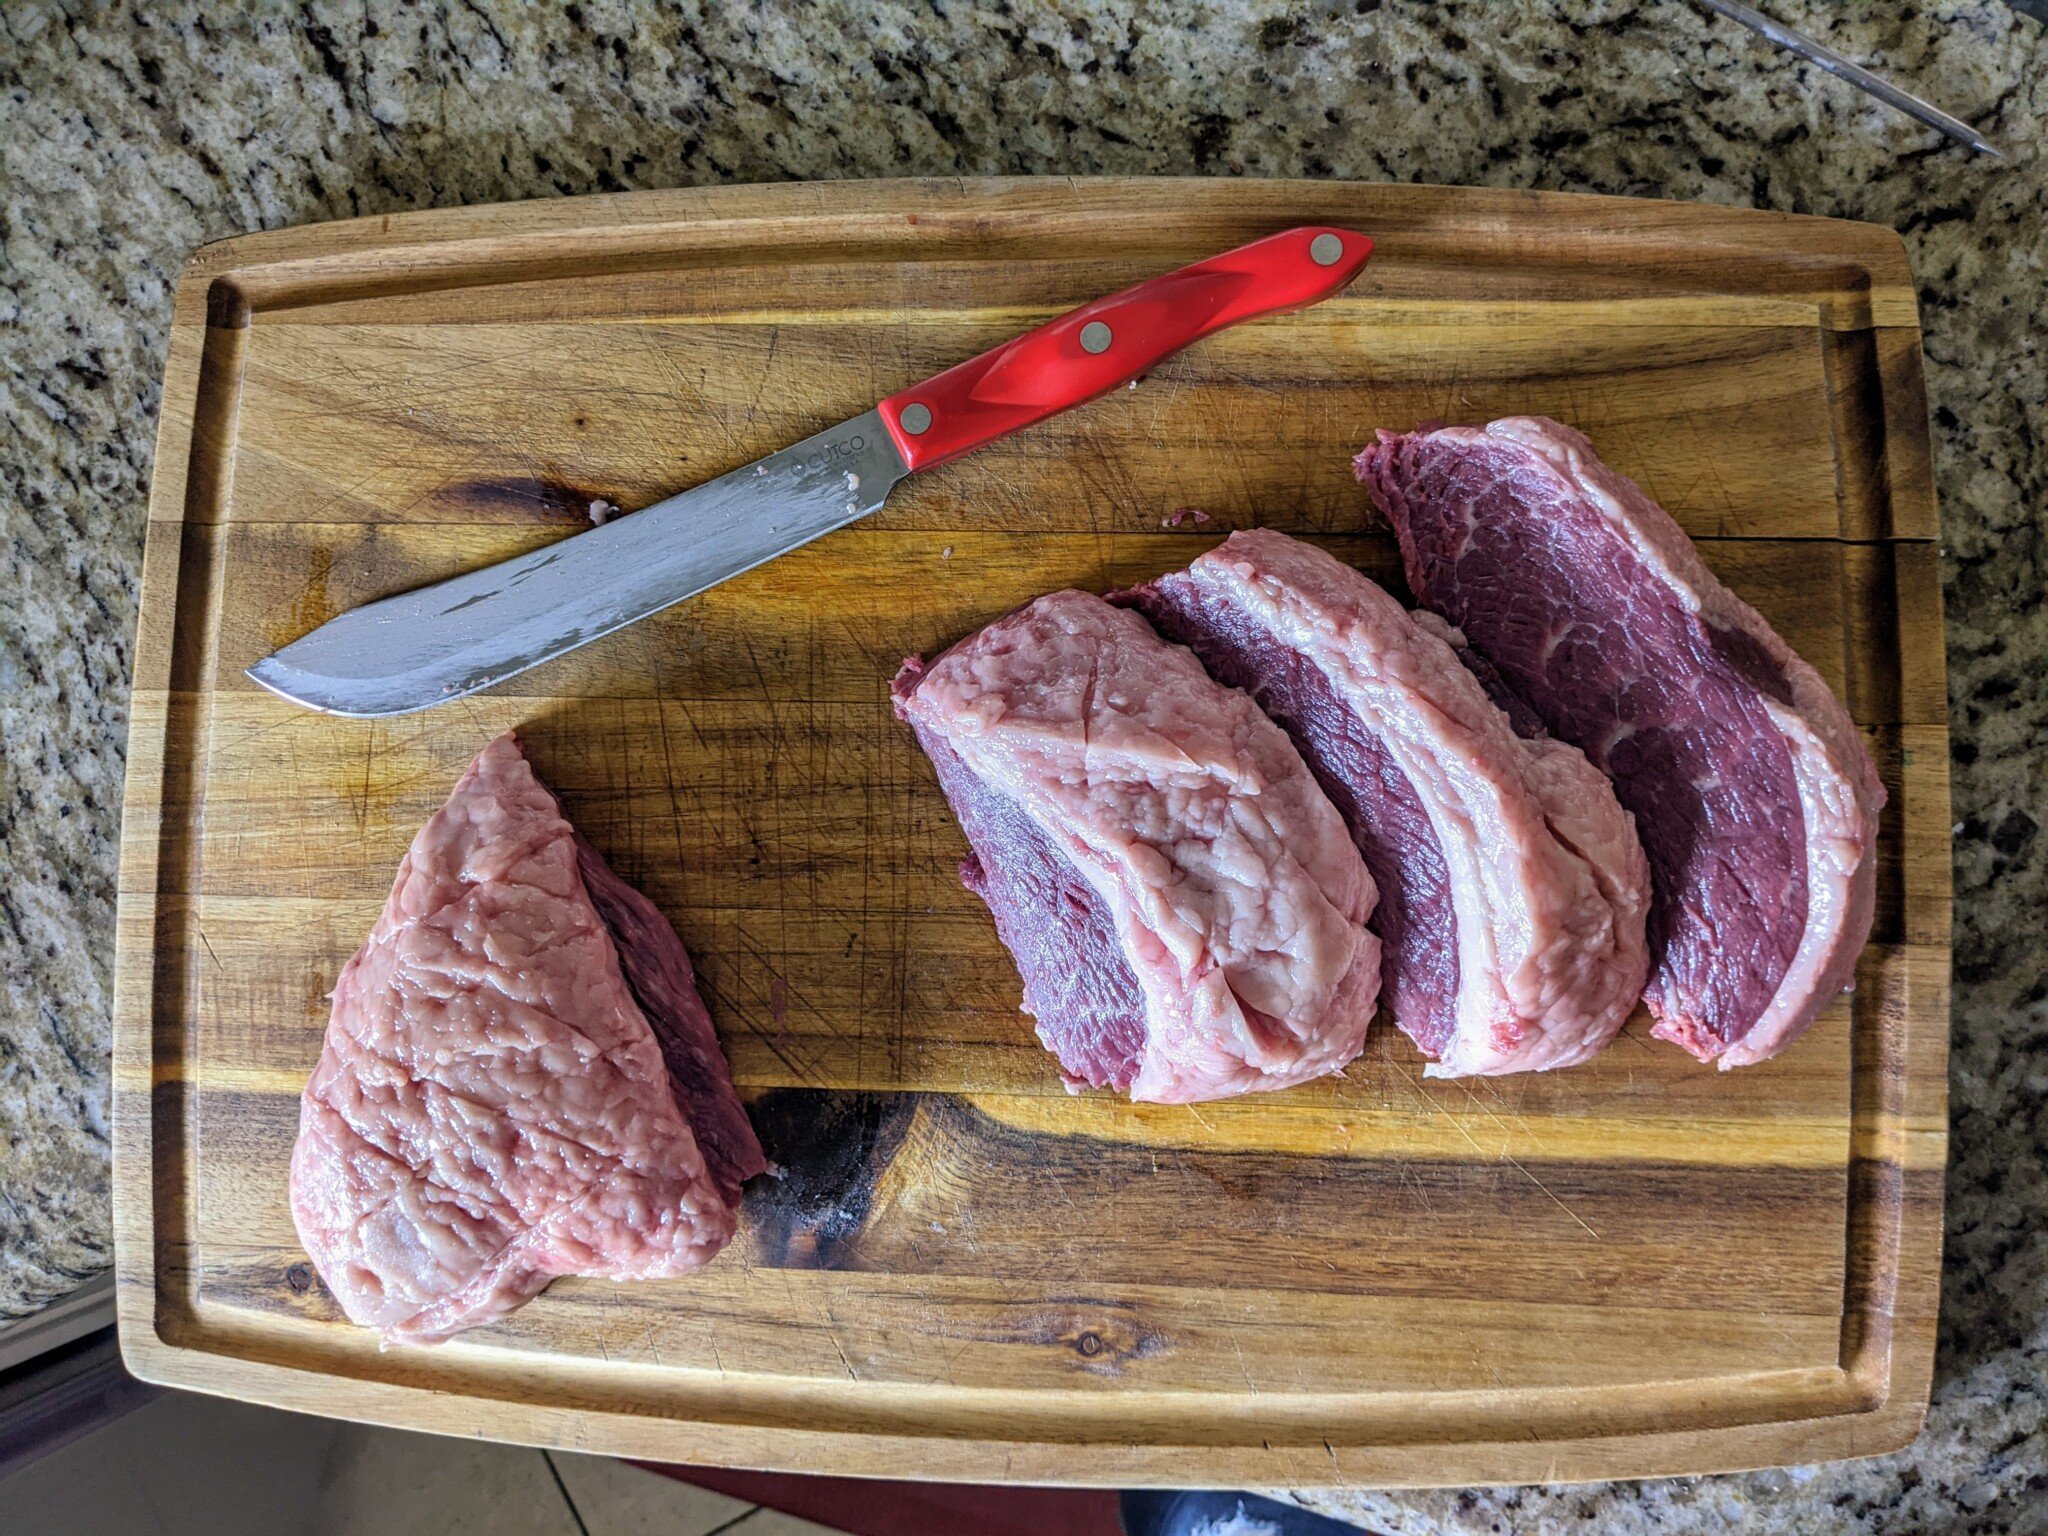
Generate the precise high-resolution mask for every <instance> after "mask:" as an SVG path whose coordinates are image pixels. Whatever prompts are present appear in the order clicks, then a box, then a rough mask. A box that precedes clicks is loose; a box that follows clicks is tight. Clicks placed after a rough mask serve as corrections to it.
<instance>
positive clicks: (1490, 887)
mask: <svg viewBox="0 0 2048 1536" xmlns="http://www.w3.org/2000/svg"><path fill="white" fill-rule="evenodd" d="M1111 601H1112V602H1122V603H1127V604H1128V605H1130V606H1131V607H1133V608H1136V609H1137V610H1138V611H1139V612H1140V613H1142V614H1144V615H1145V616H1146V617H1147V618H1148V619H1150V620H1151V621H1152V623H1153V625H1154V626H1155V627H1156V628H1157V629H1158V630H1159V631H1160V633H1162V634H1164V635H1165V636H1166V637H1167V638H1168V639H1170V640H1177V641H1179V642H1181V643H1182V644H1183V645H1186V646H1188V647H1190V648H1191V649H1192V650H1193V651H1194V653H1195V655H1196V656H1198V657H1200V658H1201V660H1202V663H1203V665H1204V666H1206V667H1207V668H1208V669H1209V672H1210V675H1211V676H1213V677H1215V678H1216V679H1217V680H1218V681H1219V682H1223V683H1228V684H1229V685H1231V686H1232V687H1234V688H1242V689H1243V690H1245V692H1247V693H1249V694H1250V695H1251V696H1252V697H1253V699H1255V700H1256V701H1257V702H1258V703H1259V705H1260V706H1261V707H1262V708H1263V709H1264V710H1265V711H1266V713H1267V714H1268V715H1270V716H1272V718H1273V719H1274V720H1275V721H1276V722H1277V723H1278V724H1279V725H1281V726H1282V727H1284V728H1285V729H1286V731H1287V733H1288V734H1289V735H1290V736H1292V737H1293V738H1294V744H1295V746H1296V747H1298V748H1299V749H1300V750H1301V755H1302V757H1303V758H1304V759H1305V760H1306V761H1307V763H1308V765H1309V768H1310V769H1311V771H1313V772H1314V774H1315V776H1316V778H1317V780H1318V781H1319V782H1320V783H1321V784H1322V786H1323V788H1324V789H1325V790H1327V791H1328V792H1329V796H1330V799H1331V800H1332V801H1333V802H1334V803H1335V804H1336V806H1337V809H1338V810H1339V811H1340V812H1342V813H1343V816H1344V820H1345V821H1346V822H1347V823H1348V824H1349V825H1350V828H1351V836H1352V838H1353V840H1354V841H1356V842H1357V844H1358V851H1359V852H1360V853H1361V854H1363V855H1364V857H1365V864H1366V868H1367V869H1369V870H1370V871H1371V872H1372V877H1373V880H1374V883H1375V884H1377V885H1378V887H1379V898H1380V899H1379V909H1378V911H1376V912H1375V913H1374V914H1373V922H1372V926H1373V929H1374V931H1375V932H1377V933H1378V934H1379V936H1380V943H1381V946H1382V951H1381V954H1382V958H1381V962H1380V989H1381V992H1382V995H1383V996H1384V997H1386V999H1387V1000H1388V1006H1389V1008H1390V1010H1391V1011H1392V1013H1393V1016H1394V1022H1395V1023H1396V1024H1398V1025H1400V1026H1401V1028H1402V1029H1403V1030H1404V1031H1405V1032H1406V1033H1407V1034H1408V1036H1409V1038H1410V1039H1412V1040H1413V1041H1414V1042H1415V1043H1416V1045H1417V1046H1418V1047H1419V1048H1420V1049H1421V1051H1422V1053H1423V1054H1424V1055H1425V1056H1428V1057H1429V1058H1430V1060H1431V1063H1432V1064H1431V1066H1430V1067H1429V1068H1428V1071H1429V1072H1430V1074H1431V1075H1434V1076H1441V1077H1459V1076H1465V1075H1467V1074H1475V1073H1481V1074H1497V1073H1505V1072H1525V1071H1541V1070H1546V1069H1549V1068H1552V1067H1568V1066H1571V1065H1573V1064H1574V1063H1577V1062H1581V1061H1584V1060H1586V1059H1587V1058H1588V1057H1589V1056H1592V1055H1593V1054H1594V1053H1596V1052H1597V1051H1599V1050H1600V1048H1601V1047H1602V1046H1604V1045H1606V1044H1607V1042H1608V1041H1609V1040H1611V1039H1612V1038H1613V1037H1614V1033H1615V1031H1616V1030H1618V1029H1620V1028H1621V1025H1622V1021H1623V1020H1625V1019H1626V1018H1627V1017H1628V1015H1629V1013H1630V1012H1631V1011H1632V1010H1633V1009H1634V1007H1635V1003H1636V999H1637V997H1638V996H1639V995H1641V992H1642V989H1643V974H1644V971H1645V969H1646V968H1647V966H1648V964H1649V959H1648V954H1647V951H1646V950H1645V949H1644V944H1643V917H1644V913H1645V911H1646V910H1647V909H1648V907H1649V899H1650V893H1649V885H1650V877H1649V869H1648V866H1647V865H1646V864H1645V863H1644V860H1643V852H1642V848H1641V845H1640V844H1638V843H1637V841H1636V834H1635V828H1634V826H1633V824H1632V823H1631V821H1630V818H1629V815H1628V813H1627V812H1626V811H1624V810H1622V808H1621V807H1620V805H1619V804H1617V803H1616V801H1615V798H1614V791H1613V789H1612V787H1611V786H1610V785H1609V784H1608V783H1607V781H1606V780H1605V779H1604V778H1602V777H1601V776H1600V773H1599V772H1598V770H1596V769H1595V768H1594V767H1593V766H1592V765H1591V764H1590V763H1588V762H1587V761H1586V759H1585V757H1584V755H1583V754H1581V753H1580V752H1579V751H1578V750H1577V749H1576V748H1573V747H1568V746H1566V745H1564V744H1563V743H1562V742H1558V741H1551V740H1547V739H1539V740H1535V741H1523V740H1522V739H1521V738H1520V737H1518V736H1517V735H1516V734H1515V732H1514V730H1513V729H1512V728H1511V726H1510V725H1509V722H1508V718H1507V716H1506V715H1504V714H1503V713H1502V712H1501V711H1500V709H1498V708H1497V707H1496V706H1495V705H1494V704H1493V703H1492V702H1491V701H1490V700H1489V699H1488V698H1487V696H1486V693H1485V691H1484V690H1483V689H1482V688H1481V687H1480V684H1479V682H1478V680H1477V679H1476V678H1475V677H1474V676H1473V675H1472V674H1471V673H1470V672H1468V671H1467V670H1466V669H1465V667H1464V665H1463V664H1462V663H1461V661H1460V660H1459V657H1458V654H1457V652H1456V651H1455V650H1453V648H1452V646H1451V645H1450V644H1449V643H1447V641H1446V639H1445V638H1444V637H1443V635H1442V634H1440V633H1439V632H1438V630H1437V629H1436V628H1432V627H1431V625H1430V624H1428V623H1425V622H1423V621H1421V620H1418V618H1417V617H1416V616H1415V615H1412V614H1410V613H1409V612H1408V611H1407V610H1406V609H1405V608H1403V607H1402V606H1401V605H1400V604H1399V603H1398V602H1396V601H1395V600H1394V599H1393V598H1392V597H1390V596H1388V595H1387V593H1386V592H1385V591H1383V590H1382V589H1381V588H1379V587H1378V586H1376V585H1374V584H1373V583H1372V582H1371V581H1368V580H1367V579H1366V578H1365V577H1364V576H1362V575H1360V574H1359V573H1358V572H1357V571H1354V570H1352V569H1351V568H1350V567H1349V566H1347V565H1344V564H1342V563H1341V562H1339V561H1337V560H1335V559H1332V558H1331V557H1330V556H1329V555H1327V554H1324V553H1323V552H1322V551H1321V550H1319V549H1316V548H1314V547H1313V546H1312V545H1308V544H1304V543H1301V542H1300V541H1299V540H1296V539H1290V538H1288V537H1287V535H1285V534H1283V533H1275V532H1272V531H1270V530H1263V529H1262V530H1257V531H1254V532H1247V533H1235V534H1232V535H1231V536H1230V538H1229V540H1228V541H1227V542H1226V543H1225V544H1223V546H1222V547H1221V548H1219V549H1215V550H1211V551H1210V552H1209V553H1208V554H1205V555H1203V556H1202V557H1201V558H1200V559H1199V560H1197V561H1195V563H1194V564H1193V565H1191V566H1190V567H1188V569H1186V570H1184V571H1177V572H1175V573H1174V574H1172V575H1170V576H1166V577H1162V578H1161V579H1160V580H1158V581H1155V582H1152V583H1150V584H1149V585H1146V586H1143V587H1138V588H1134V589H1133V590H1131V591H1129V592H1125V593H1118V594H1112V596H1111Z"/></svg>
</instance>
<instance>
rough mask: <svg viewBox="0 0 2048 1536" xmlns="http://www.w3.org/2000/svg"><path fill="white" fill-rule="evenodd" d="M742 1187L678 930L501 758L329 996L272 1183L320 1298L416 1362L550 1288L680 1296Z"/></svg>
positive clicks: (455, 800) (478, 770) (489, 757)
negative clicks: (673, 1283)
mask: <svg viewBox="0 0 2048 1536" xmlns="http://www.w3.org/2000/svg"><path fill="white" fill-rule="evenodd" d="M764 1167H765V1162H764V1160H763V1158H762V1155H761V1147H760V1143H759V1142H757V1141H756V1140H755V1139H754V1132H753V1129H752V1127H750V1126H749V1125H748V1123H747V1117H746V1113H745V1111H744V1110H743V1109H742V1108H741V1106H740V1103H739V1100H738V1098H737V1097H736V1096H735V1095H734V1093H733V1088H732V1078H731V1076H730V1074H729V1073H728V1071H727V1068H726V1063H725V1057H724V1055H723V1054H722V1053H721V1052H720V1050H719V1047H718V1037H717V1035H716V1034H715V1033H714V1032H713V1030H712V1027H711V1020H710V1018H709V1016H708V1015H706V1013H705V1011H704V1005H703V1003H702V1002H701V1001H700V1000H699V998H698V996H697V988H696V983H695V980H694V978H693V977H692V975H691V971H690V960H689V956H688V955H687V954H685V953H684V951H683V946H682V943H681V941H680V940H678V939H677V938H676V935H675V930H674V929H672V928H670V927H669V925H668V923H667V922H666V921H664V920H663V918H662V916H661V914H660V913H659V912H658V911H657V910H656V909H655V908H654V906H653V905H652V903H650V902H649V901H648V900H647V899H646V898H645V897H643V896H641V895H640V894H639V893H638V892H636V891H634V890H632V889H630V888H629V887H627V886H626V885H625V884H624V882H622V881H621V880H620V879H619V878H618V877H617V876H616V875H614V874H613V873H612V872H611V871H610V870H609V869H608V868H606V867H605V864H604V861H603V860H602V859H600V858H599V857H598V856H597V854H596V852H595V851H594V850H593V849H592V848H591V847H590V845H589V844H587V843H585V842H584V841H583V840H582V839H581V838H580V837H579V836H577V834H576V832H575V829H574V828H572V827H571V826H570V825H569V823H568V822H567V821H566V820H564V819H563V816H562V811H561V807H560V806H559V805H558V804H557V803H556V801H555V797H554V796H553V795H552V794H550V793H549V792H548V790H547V789H546V788H545V786H543V785H542V784H541V782H540V781H539V780H538V779H537V778H535V777H534V773H533V769H532V768H531V767H530V766H529V765H528V763H527V761H526V756H525V753H524V752H523V751H522V750H521V748H520V746H519V743H518V741H517V739H516V738H515V737H514V736H513V735H512V734H511V733H510V732H507V733H506V734H505V735H503V736H500V737H499V738H498V739H497V740H496V741H494V742H492V743H491V744H490V745H489V746H487V747H486V748H484V750H483V752H482V753H481V754H480V755H479V756H478V757H477V760H476V761H475V762H474V763H472V764H471V765H470V768H469V771H468V772H467V773H466V774H464V775H463V777H462V781H461V782H460V783H458V784H457V785H456V786H455V792H454V793H453V794H452V795H450V796H449V798H448V803H447V804H446V805H444V806H443V807H442V808H441V809H440V810H439V811H437V812H435V813H434V816H433V818H432V819H431V820H429V821H428V822H427V824H426V826H424V827H423V828H421V829H420V833H419V835H418V836H417V837H416V838H414V839H413V844H412V848H411V851H410V852H408V853H407V854H406V856H405V859H404V861H403V862H402V863H401V864H400V865H399V867H398V879H397V882H396V883H395V884H394V885H393V886H392V889H391V896H390V899H389V900H388V901H387V902H386V903H385V907H384V911H383V914H382V915H381V916H380V917H379V918H378V919H377V924H376V926H375V927H374V928H372V929H371V931H370V936H369V938H368V939H367V940H365V941H364V944H363V947H362V948H361V949H359V950H358V951H357V952H356V954H355V957H354V958H353V959H351V960H350V961H349V962H348V964H347V965H346V966H344V967H343V968H342V972H341V977H340V979H339V980H338V981H337V982H336V983H335V987H334V1006H333V1012H332V1015H331V1017H330V1018H329V1021H328V1025H327V1040H326V1044H325V1047H324V1048H323V1050H322V1051H321V1054H320V1062H319V1065H318V1066H317V1067H315V1068H314V1070H313V1077H312V1081H311V1082H309V1083H308V1084H307V1085H306V1092H305V1097H304V1099H303V1101H302V1103H301V1107H300V1119H299V1139H298V1144H297V1146H296V1147H294V1148H293V1151H292V1168H291V1205H292V1217H293V1219H294V1221H295V1222H296V1223H297V1224H298V1229H299V1238H300V1240H301V1241H302V1242H303V1243H304V1244H305V1246H306V1252H307V1253H308V1254H310V1255H311V1256H312V1259H313V1262H314V1264H315V1266H317V1267H318V1269H319V1271H320V1274H321V1276H322V1278H323V1279H324V1280H325V1281H326V1282H327V1287H328V1289H329V1290H331V1291H332V1292H333V1293H334V1295H335V1298H336V1299H337V1300H338V1301H339V1302H340V1303H341V1306H342V1310H343V1311H344V1312H346V1313H347V1314H348V1315H349V1317H350V1318H351V1319H352V1320H354V1321H355V1322H357V1323H361V1324H363V1325H364V1326H365V1327H370V1328H376V1329H378V1330H379V1331H380V1332H381V1333H382V1334H383V1336H384V1338H385V1339H386V1340H387V1341H388V1342H431V1341H434V1340H438V1339H444V1338H446V1337H448V1335H450V1334H452V1333H455V1332H458V1331H459V1330H461V1329H464V1328H469V1327H473V1326H474V1325H476V1324H478V1323H482V1322H487V1321H489V1320H490V1319H492V1318H495V1317H500V1316H503V1315H504V1314H506V1313H508V1312H511V1311H513V1310H515V1309H516V1308H518V1307H520V1306H522V1305H523V1304H525V1303H526V1302H527V1301H528V1300H530V1299H531V1298H532V1297H534V1296H535V1295H537V1294H538V1293H539V1292H540V1291H541V1290H543V1289H544V1288H545V1287H546V1286H547V1284H548V1282H549V1281H550V1280H552V1279H554V1278H555V1277H556V1276H557V1275H598V1276H604V1277H607V1278H610V1279H614V1280H630V1279H653V1278H659V1277H664V1276H670V1275H681V1274H686V1273H688V1272H689V1271H690V1270H693V1269H696V1268H698V1267H699V1266H700V1265H702V1264H704V1263H705V1262H707V1261H708V1260H709V1259H710V1258H711V1257H712V1255H714V1254H716V1253H717V1252H718V1250H719V1249H720V1248H722V1247H724V1246H725V1243H726V1240H727V1239H728V1238H730V1237H731V1236H732V1234H733V1227H734V1223H735V1221H736V1219H737V1216H738V1210H739V1202H740V1185H741V1183H742V1181H744V1180H746V1179H748V1178H751V1177H752V1176H753V1175H755V1174H757V1173H759V1172H761V1171H762V1169H763V1168H764Z"/></svg>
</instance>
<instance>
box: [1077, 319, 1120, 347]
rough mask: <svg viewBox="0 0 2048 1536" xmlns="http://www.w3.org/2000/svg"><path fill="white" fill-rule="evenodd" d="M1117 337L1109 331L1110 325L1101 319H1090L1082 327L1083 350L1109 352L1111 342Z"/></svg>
mask: <svg viewBox="0 0 2048 1536" xmlns="http://www.w3.org/2000/svg"><path fill="white" fill-rule="evenodd" d="M1115 339H1116V338H1115V337H1113V336H1111V335H1110V333H1109V327H1108V326H1106V325H1104V324H1103V323H1102V322H1101V321H1100V320H1090V321H1089V322H1088V323H1087V324H1086V325H1084V326H1082V327H1081V350H1082V351H1083V352H1107V351H1108V350H1109V344H1110V342H1112V341H1114V340H1115Z"/></svg>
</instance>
